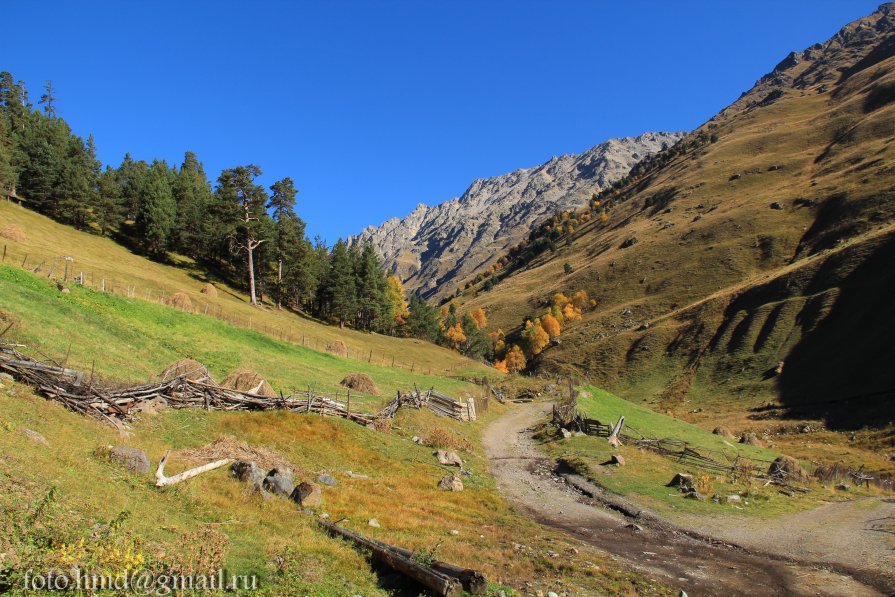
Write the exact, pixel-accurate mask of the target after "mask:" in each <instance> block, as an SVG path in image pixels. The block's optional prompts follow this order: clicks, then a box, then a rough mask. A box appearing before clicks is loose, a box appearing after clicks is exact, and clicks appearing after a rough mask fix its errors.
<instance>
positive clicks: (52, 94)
mask: <svg viewBox="0 0 895 597" xmlns="http://www.w3.org/2000/svg"><path fill="white" fill-rule="evenodd" d="M37 103H38V104H43V107H44V113H45V114H46V115H47V118H56V90H55V89H53V82H52V81H50V80H47V82H46V83H44V94H43V95H42V96H40V100H39V101H38V102H37Z"/></svg>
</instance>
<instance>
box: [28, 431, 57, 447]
mask: <svg viewBox="0 0 895 597" xmlns="http://www.w3.org/2000/svg"><path fill="white" fill-rule="evenodd" d="M22 433H24V434H25V436H27V437H28V439H30V440H31V441H33V442H36V443H38V444H40V445H42V446H47V447H48V448H49V447H50V442H48V441H47V438H45V437H44V436H42V435H41V434H39V433H38V432H36V431H32V430H31V429H22Z"/></svg>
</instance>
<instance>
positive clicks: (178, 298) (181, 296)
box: [165, 292, 193, 313]
mask: <svg viewBox="0 0 895 597" xmlns="http://www.w3.org/2000/svg"><path fill="white" fill-rule="evenodd" d="M165 304H166V305H168V306H169V307H174V308H175V309H180V310H181V311H186V312H188V313H192V311H193V301H191V300H190V297H189V296H188V295H187V294H186V293H185V292H175V293H174V294H172V295H171V296H169V297H168V298H167V299H165Z"/></svg>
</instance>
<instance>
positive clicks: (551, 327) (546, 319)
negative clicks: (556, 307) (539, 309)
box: [541, 313, 562, 340]
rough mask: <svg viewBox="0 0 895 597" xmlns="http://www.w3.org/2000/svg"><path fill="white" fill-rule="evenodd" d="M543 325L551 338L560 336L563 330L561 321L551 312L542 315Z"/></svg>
mask: <svg viewBox="0 0 895 597" xmlns="http://www.w3.org/2000/svg"><path fill="white" fill-rule="evenodd" d="M541 327H543V328H544V331H545V332H547V335H548V336H550V339H551V340H552V339H553V338H556V337H557V336H559V334H560V333H561V331H562V328H561V326H560V324H559V321H557V320H556V318H555V317H554V316H553V315H552V314H550V313H547V314H546V315H544V316H543V317H541Z"/></svg>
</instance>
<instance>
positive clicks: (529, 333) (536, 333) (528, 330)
mask: <svg viewBox="0 0 895 597" xmlns="http://www.w3.org/2000/svg"><path fill="white" fill-rule="evenodd" d="M522 337H523V338H525V342H526V344H527V345H528V351H529V352H530V353H531V354H532V355H536V354H540V353H541V351H542V350H544V348H546V347H547V345H548V344H550V336H549V335H548V334H547V332H545V331H544V327H543V326H542V325H541V320H540V319H535V320H534V321H528V322H526V324H525V331H524V332H522Z"/></svg>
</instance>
